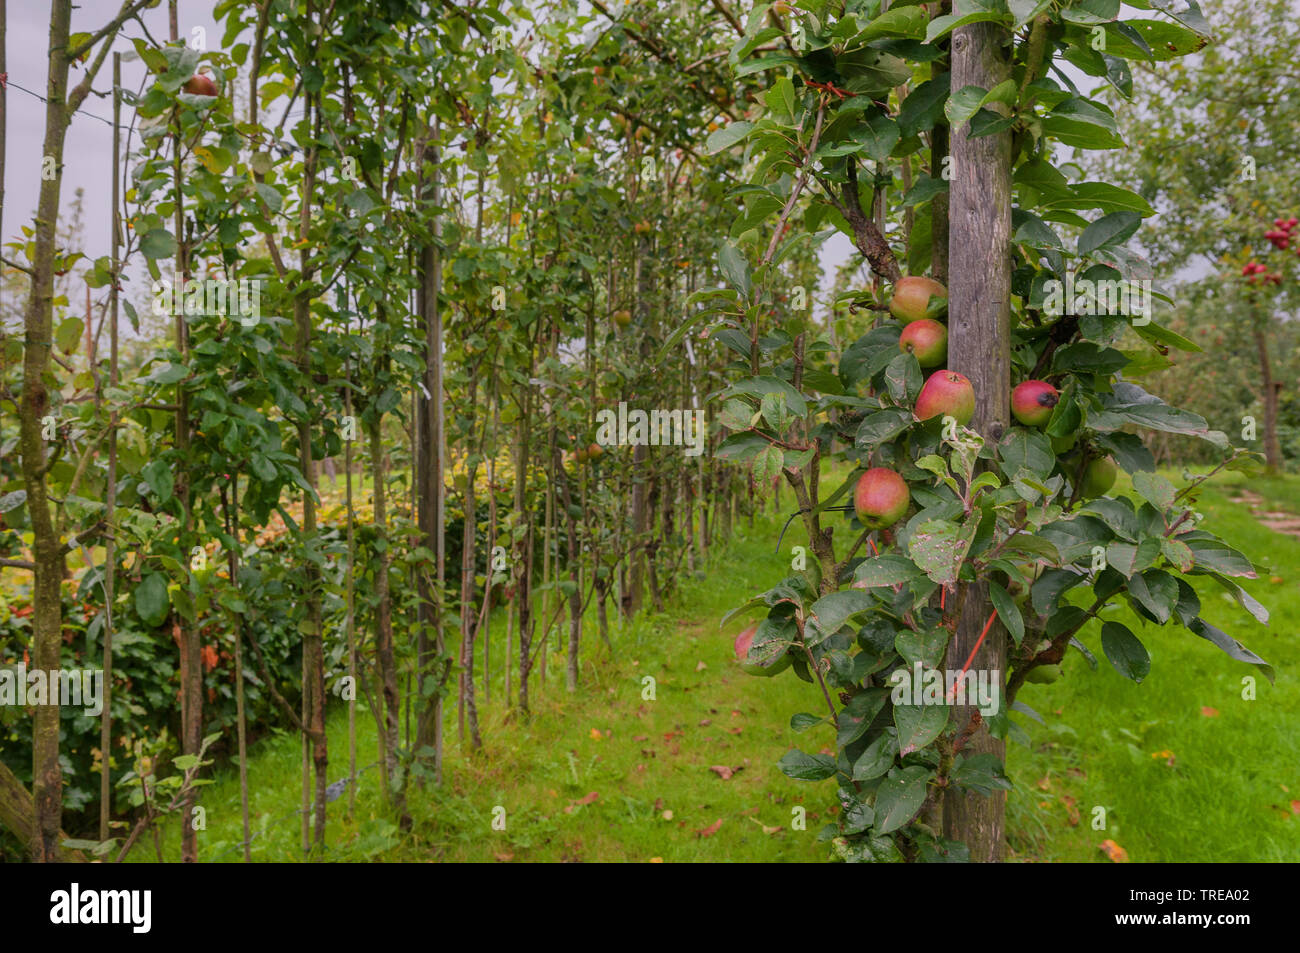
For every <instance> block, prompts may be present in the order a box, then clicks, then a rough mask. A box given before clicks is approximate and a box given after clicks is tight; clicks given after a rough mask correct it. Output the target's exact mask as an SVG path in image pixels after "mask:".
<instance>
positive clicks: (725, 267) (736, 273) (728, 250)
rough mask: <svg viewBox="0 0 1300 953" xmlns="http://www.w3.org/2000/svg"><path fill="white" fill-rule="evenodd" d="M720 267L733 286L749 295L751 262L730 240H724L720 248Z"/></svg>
mask: <svg viewBox="0 0 1300 953" xmlns="http://www.w3.org/2000/svg"><path fill="white" fill-rule="evenodd" d="M718 267H719V268H720V269H722V274H723V275H724V276H725V277H726V279H727V281H729V282H731V286H732V287H733V288H735V289H736V290H737V291H739V292H740V293H741V294H743V295H745V296H746V297H748V296H749V290H750V287H751V285H750V278H749V262H747V261H746V260H745V256H744V254H743V253H742V252H741V251H740V250H739V249H738V248H736V246H735V245H733V244H731V243H730V242H724V243H723V245H722V247H721V248H720V249H719V250H718Z"/></svg>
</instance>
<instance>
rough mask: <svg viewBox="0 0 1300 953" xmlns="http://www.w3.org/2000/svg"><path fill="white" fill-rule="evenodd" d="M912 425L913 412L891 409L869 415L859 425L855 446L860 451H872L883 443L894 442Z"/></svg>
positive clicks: (854, 439) (854, 440) (854, 441)
mask: <svg viewBox="0 0 1300 953" xmlns="http://www.w3.org/2000/svg"><path fill="white" fill-rule="evenodd" d="M911 425H912V414H911V411H907V410H900V409H898V408H895V407H891V408H889V409H888V410H878V411H876V412H875V413H874V414H868V415H867V416H866V417H864V418H863V420H862V423H860V424H858V432H857V434H856V435H855V436H854V438H853V445H854V446H855V447H857V448H858V449H859V450H871V449H874V448H875V447H877V446H878V445H880V444H882V443H886V442H888V441H890V440H893V439H894V438H895V437H897V436H898V435H899V434H900V433H902V432H903V431H904V430H906V429H907V428H908V427H910V426H911Z"/></svg>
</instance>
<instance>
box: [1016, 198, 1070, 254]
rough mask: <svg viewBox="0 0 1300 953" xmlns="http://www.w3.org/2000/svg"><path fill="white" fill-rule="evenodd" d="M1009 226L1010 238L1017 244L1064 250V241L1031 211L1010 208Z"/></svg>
mask: <svg viewBox="0 0 1300 953" xmlns="http://www.w3.org/2000/svg"><path fill="white" fill-rule="evenodd" d="M1011 228H1012V234H1011V240H1012V241H1013V242H1015V243H1016V244H1017V245H1027V246H1028V247H1030V248H1052V249H1055V250H1056V251H1065V242H1063V241H1061V236H1059V235H1057V234H1056V232H1055V230H1054V229H1053V228H1052V227H1051V226H1050V225H1048V224H1047V223H1046V222H1044V221H1043V220H1042V219H1041V218H1039V217H1038V216H1037V215H1035V214H1034V213H1033V212H1026V211H1025V210H1024V209H1022V208H1014V209H1012V210H1011Z"/></svg>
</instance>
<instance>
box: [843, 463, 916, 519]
mask: <svg viewBox="0 0 1300 953" xmlns="http://www.w3.org/2000/svg"><path fill="white" fill-rule="evenodd" d="M911 502H912V495H911V493H909V492H908V489H907V483H906V482H905V481H904V480H903V478H902V477H901V476H899V475H898V474H897V473H895V472H894V471H893V470H889V469H886V468H885V467H875V468H873V469H871V470H868V471H867V472H866V473H864V474H862V476H860V477H858V485H857V487H856V488H855V489H854V491H853V508H854V510H856V511H857V514H858V519H860V520H861V521H862V525H863V526H866V527H867V528H868V529H885V528H886V527H888V526H893V525H894V524H895V523H897V522H898V521H899V520H900V519H902V518H903V514H904V513H906V512H907V508H908V506H910V505H911Z"/></svg>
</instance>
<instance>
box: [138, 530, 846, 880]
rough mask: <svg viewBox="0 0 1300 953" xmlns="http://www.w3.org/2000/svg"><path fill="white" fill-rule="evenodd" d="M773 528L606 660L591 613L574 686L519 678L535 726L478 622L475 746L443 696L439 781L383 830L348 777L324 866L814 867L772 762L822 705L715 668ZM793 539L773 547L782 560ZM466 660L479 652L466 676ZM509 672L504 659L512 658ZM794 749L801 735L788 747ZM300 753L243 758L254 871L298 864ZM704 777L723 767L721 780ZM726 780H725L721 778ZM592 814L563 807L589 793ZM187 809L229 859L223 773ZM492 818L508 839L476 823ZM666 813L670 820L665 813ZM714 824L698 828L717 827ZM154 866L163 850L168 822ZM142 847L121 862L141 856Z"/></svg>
mask: <svg viewBox="0 0 1300 953" xmlns="http://www.w3.org/2000/svg"><path fill="white" fill-rule="evenodd" d="M779 529H780V521H778V520H776V519H774V518H773V519H765V518H763V517H759V518H758V520H757V521H756V524H755V528H754V530H753V531H752V533H751V532H750V531H749V530H748V528H747V527H745V532H744V536H743V538H738V539H737V540H735V541H734V542H733V544H732V545H731V546H730V548H729V549H728V550H727V551H726V552H725V553H719V554H717V555H716V556H715V557H714V558H713V565H712V566H711V567H710V568H709V571H708V572H707V573H704V572H701V573H697V575H696V576H695V577H694V578H689V577H688V578H685V579H684V580H683V582H682V586H681V592H680V594H679V596H678V597H677V598H676V599H674V600H673V604H672V605H671V606H670V607H669V611H668V613H667V614H665V615H651V616H647V617H643V618H641V619H638V620H637V621H636V622H634V623H630V624H628V625H626V626H625V627H620V626H619V625H618V623H617V622H615V621H614V620H611V624H612V629H613V631H612V632H611V637H612V639H613V641H614V647H615V655H614V657H613V658H610V657H609V655H608V652H607V651H606V650H605V648H604V646H603V645H601V643H600V640H599V637H598V636H597V635H596V628H595V618H594V607H593V609H592V611H591V612H589V617H588V623H589V625H588V626H587V627H586V628H585V635H584V638H585V640H586V641H585V646H584V651H583V658H584V660H583V665H582V685H581V688H580V691H579V692H578V693H577V694H576V695H570V694H569V693H568V692H567V691H566V690H565V688H564V684H563V671H564V661H563V657H562V656H561V655H559V654H553V655H552V656H551V657H550V660H549V665H548V669H549V674H548V678H547V681H546V683H545V686H544V687H543V686H542V684H541V683H540V681H539V680H538V678H537V677H536V676H534V678H533V679H532V680H531V683H530V685H531V701H532V707H533V715H532V718H531V719H530V720H527V721H524V720H522V719H520V718H519V717H518V716H517V715H516V716H514V717H510V716H507V714H506V712H505V711H503V708H502V705H501V698H502V682H501V669H500V664H501V661H502V660H503V659H504V657H505V656H504V653H505V642H504V637H505V636H504V623H503V621H502V620H501V619H494V625H493V628H492V640H493V644H492V659H493V666H494V675H493V696H492V702H491V704H490V705H486V706H485V705H484V703H483V695H482V686H481V684H480V686H479V705H480V721H481V724H482V730H483V739H484V750H483V751H481V752H479V753H477V754H470V753H468V752H467V751H464V750H462V749H461V748H460V746H459V745H458V743H457V740H456V712H455V699H454V698H453V699H451V700H450V702H449V706H448V712H447V719H446V726H445V729H446V732H447V739H448V742H447V757H446V763H445V778H444V784H443V786H442V787H441V788H439V789H435V788H433V787H432V786H431V785H430V786H427V787H425V788H423V789H421V788H419V787H417V786H415V785H414V784H413V785H412V787H411V791H410V810H411V814H412V817H413V820H414V825H413V829H412V831H411V832H410V833H402V832H400V831H398V829H397V827H396V825H395V824H394V823H392V819H391V817H390V815H389V813H388V811H387V810H386V809H385V808H384V806H383V803H382V796H381V795H382V792H381V790H380V779H379V773H378V769H377V768H371V769H369V770H366V771H364V773H362V775H361V781H360V784H359V786H358V797H357V806H356V815H355V817H354V818H353V819H349V818H348V817H347V797H346V796H344V797H342V798H340V799H339V800H337V801H334V802H333V803H331V804H330V805H329V807H328V811H329V831H328V840H329V846H328V847H327V849H326V851H325V853H324V855H323V857H324V858H325V859H337V860H363V859H383V860H390V861H396V860H406V861H417V860H420V861H423V860H432V861H496V860H505V859H513V860H515V861H525V860H527V861H566V860H583V861H622V860H628V861H650V860H653V859H654V858H661V859H662V860H663V861H665V862H673V861H689V860H753V861H818V860H822V859H824V858H825V855H826V848H825V845H824V844H819V843H818V842H817V841H816V835H817V832H818V831H819V830H820V829H821V827H822V826H823V825H824V824H825V823H826V821H827V814H826V810H827V808H828V807H829V806H830V804H831V803H832V797H833V790H832V789H831V787H830V786H829V785H811V784H807V783H801V782H795V781H791V780H790V779H788V778H786V777H785V776H784V775H783V774H781V772H780V771H779V770H778V768H777V767H776V761H777V759H778V758H779V757H780V756H781V755H782V754H783V753H784V752H785V751H786V750H787V749H788V748H790V747H791V746H793V745H794V744H795V736H794V734H793V733H792V732H791V731H790V729H789V728H788V723H789V717H790V715H791V714H792V713H793V712H795V711H798V710H800V709H801V708H802V709H807V710H815V709H814V706H815V705H817V704H818V703H820V695H818V694H817V693H816V689H814V688H813V687H812V686H810V685H808V684H806V683H804V682H800V681H798V680H797V679H795V678H793V677H783V678H774V679H757V678H752V677H750V676H747V675H744V674H743V673H741V672H739V671H738V670H737V669H736V668H735V666H734V664H733V663H732V661H731V638H732V636H734V634H735V632H736V631H738V629H739V628H740V623H739V621H738V620H737V621H735V622H733V623H731V624H730V625H729V626H728V628H727V630H726V631H725V632H720V631H719V629H718V620H719V619H721V617H722V616H723V615H725V614H726V612H728V611H729V610H730V609H732V608H733V607H734V606H735V605H737V604H739V603H740V602H742V601H743V600H744V599H746V598H748V597H749V596H751V595H753V594H754V593H756V592H759V591H762V590H763V589H766V588H768V587H769V586H770V585H771V584H772V582H774V581H775V580H777V579H779V578H780V577H781V575H782V574H784V573H786V572H788V570H789V556H788V555H787V556H786V557H784V558H780V557H778V556H776V554H775V552H774V543H775V539H776V535H777V533H778V532H779ZM791 545H792V543H791V542H790V539H789V538H787V540H786V544H785V546H784V549H785V551H786V552H787V554H788V552H789V549H790V546H791ZM481 664H482V655H481V652H480V654H479V670H480V672H481ZM515 665H516V666H517V661H516V662H515ZM646 677H652V678H653V679H654V680H655V686H654V687H655V693H654V694H655V698H654V700H647V699H644V698H643V697H642V696H643V692H644V691H645V689H646V686H645V683H644V681H643V680H644V679H645V678H646ZM357 727H358V732H357V734H358V741H359V751H358V756H357V760H358V764H359V765H360V766H363V767H364V766H366V765H370V764H372V763H373V762H375V761H376V759H377V757H378V755H377V748H376V744H375V726H374V720H373V718H372V717H371V715H370V713H369V710H368V709H367V708H366V706H365V704H364V701H362V702H360V703H359V704H358V713H357ZM804 740H805V741H806V739H804ZM329 745H330V758H331V767H330V771H329V777H330V779H331V780H336V779H338V778H341V777H344V776H346V774H347V768H346V764H347V717H346V711H345V710H344V709H343V708H342V706H341V705H340V707H339V708H338V710H335V711H333V712H332V714H331V717H330V720H329ZM299 758H300V742H299V740H298V738H297V737H296V736H294V735H291V734H287V733H285V734H281V735H279V736H278V737H275V738H270V739H265V740H263V741H262V742H261V743H260V744H258V745H257V746H256V747H255V748H254V750H253V751H252V752H250V758H249V787H250V792H251V793H250V804H249V807H250V814H251V816H252V818H253V822H252V826H253V829H254V830H255V831H257V830H263V831H264V833H263V834H261V835H259V836H257V837H256V838H255V839H254V841H253V857H254V859H255V860H271V861H287V860H297V859H301V857H302V853H301V848H300V843H301V840H300V838H301V834H300V826H299V825H300V821H299V819H298V817H297V816H296V815H295V814H294V811H295V809H296V807H297V806H298V798H299V797H300V791H301V768H300V762H299ZM712 766H719V767H727V768H731V769H733V770H735V773H734V774H733V775H732V777H731V778H730V779H728V780H724V779H723V778H722V777H720V776H719V774H718V773H716V772H714V771H713V770H711V768H712ZM736 769H738V770H736ZM593 792H594V793H595V794H597V795H598V796H597V798H596V799H595V800H594V801H592V802H591V803H587V804H581V803H578V802H580V801H581V800H582V799H584V798H587V797H588V796H589V795H590V794H591V793H593ZM202 803H203V804H204V805H205V807H206V811H207V816H206V822H207V829H206V830H205V831H202V832H201V833H200V835H199V838H200V840H199V843H200V860H204V861H206V860H221V861H229V862H235V861H238V860H240V858H241V852H240V850H239V849H238V847H237V845H238V844H239V842H240V841H241V839H242V834H241V821H240V811H239V784H238V776H237V773H236V771H235V769H234V768H233V767H231V768H229V769H223V770H219V771H218V772H217V774H216V783H214V784H212V785H210V786H207V787H206V788H205V790H204V792H203V796H202ZM801 804H802V805H806V809H807V821H806V825H805V826H806V829H805V830H802V831H799V830H794V829H792V817H793V815H792V808H793V807H794V806H795V805H801ZM498 807H500V808H504V810H505V821H506V825H505V826H506V829H505V830H504V831H499V830H494V829H493V827H492V821H493V812H494V809H495V808H498ZM669 812H670V813H669ZM719 820H721V821H722V823H721V825H720V826H718V827H717V828H716V830H714V831H713V832H712V833H709V831H710V828H712V827H713V825H715V823H716V822H717V821H719ZM163 849H164V856H165V857H167V858H168V859H175V858H176V857H177V853H178V850H179V843H178V833H177V831H176V830H175V827H174V825H173V826H172V827H171V828H170V829H169V830H168V831H167V832H166V836H165V842H164V845H163ZM153 856H154V852H153V848H152V845H151V844H149V843H147V842H145V841H142V842H141V843H140V844H139V845H138V846H137V847H136V848H135V849H134V851H133V853H132V856H131V858H130V859H132V860H136V861H147V860H150V859H153Z"/></svg>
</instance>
